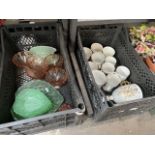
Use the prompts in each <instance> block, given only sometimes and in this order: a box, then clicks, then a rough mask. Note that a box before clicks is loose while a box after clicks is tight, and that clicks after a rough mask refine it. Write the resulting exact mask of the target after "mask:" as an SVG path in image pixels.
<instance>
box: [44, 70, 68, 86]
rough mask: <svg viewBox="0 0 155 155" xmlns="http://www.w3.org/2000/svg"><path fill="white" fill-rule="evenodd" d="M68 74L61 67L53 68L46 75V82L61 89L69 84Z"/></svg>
mask: <svg viewBox="0 0 155 155" xmlns="http://www.w3.org/2000/svg"><path fill="white" fill-rule="evenodd" d="M67 79H68V74H67V72H66V71H65V70H64V69H62V68H60V67H51V68H50V69H49V71H48V72H47V73H46V76H45V80H46V81H47V82H49V83H51V84H52V85H53V86H55V87H60V86H62V85H64V84H65V83H66V82H67Z"/></svg>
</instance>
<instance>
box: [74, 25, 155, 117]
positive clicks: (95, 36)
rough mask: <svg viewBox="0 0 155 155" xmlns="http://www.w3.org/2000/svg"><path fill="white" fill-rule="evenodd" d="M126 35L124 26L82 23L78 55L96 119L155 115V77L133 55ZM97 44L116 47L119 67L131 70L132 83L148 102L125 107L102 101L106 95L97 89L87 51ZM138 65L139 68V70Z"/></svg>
mask: <svg viewBox="0 0 155 155" xmlns="http://www.w3.org/2000/svg"><path fill="white" fill-rule="evenodd" d="M124 34H125V30H124V28H123V24H117V25H115V24H108V25H98V24H97V22H96V24H94V25H86V24H85V25H84V26H82V24H81V25H80V26H78V30H77V42H76V43H77V47H76V55H77V59H78V61H79V66H80V69H81V73H82V75H83V78H84V81H85V85H86V88H87V92H88V94H89V97H90V99H91V103H92V107H93V109H94V118H95V119H96V120H104V119H109V118H116V117H121V116H127V115H130V114H133V113H142V112H144V111H151V112H152V110H154V108H155V104H154V102H155V100H154V97H151V98H150V97H149V96H153V95H154V92H153V91H152V90H153V89H154V88H153V84H154V82H155V80H153V77H152V75H151V74H149V73H147V72H145V71H147V70H148V69H147V67H146V66H145V65H144V64H142V63H141V62H140V60H139V57H137V56H136V55H135V54H134V53H133V52H132V50H133V49H132V48H130V46H129V45H128V41H127V39H126V36H125V35H124ZM93 42H98V43H101V44H102V45H104V46H112V47H113V48H114V49H115V50H116V54H115V57H116V58H117V60H118V64H120V65H125V66H127V67H128V68H129V69H130V72H131V75H130V77H129V78H128V80H129V81H131V82H132V83H136V84H138V85H139V86H140V87H141V88H142V90H143V93H144V97H145V98H144V99H141V100H135V101H132V102H124V103H122V104H121V105H120V104H113V103H111V102H109V101H108V102H107V101H106V102H103V101H102V98H103V97H104V96H105V95H104V93H103V92H101V91H100V89H99V88H98V87H97V85H96V83H95V80H94V78H93V75H92V72H91V70H90V67H89V65H88V62H87V60H86V58H85V55H84V51H83V47H90V45H91V44H92V43H93ZM139 62H140V63H139ZM137 64H138V66H139V67H136V66H137ZM142 72H143V74H142ZM140 73H141V74H140ZM144 73H145V74H144Z"/></svg>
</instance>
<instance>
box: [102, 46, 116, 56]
mask: <svg viewBox="0 0 155 155" xmlns="http://www.w3.org/2000/svg"><path fill="white" fill-rule="evenodd" d="M103 54H104V55H105V56H106V57H107V56H114V55H115V50H114V49H113V48H112V47H110V46H106V47H104V48H103Z"/></svg>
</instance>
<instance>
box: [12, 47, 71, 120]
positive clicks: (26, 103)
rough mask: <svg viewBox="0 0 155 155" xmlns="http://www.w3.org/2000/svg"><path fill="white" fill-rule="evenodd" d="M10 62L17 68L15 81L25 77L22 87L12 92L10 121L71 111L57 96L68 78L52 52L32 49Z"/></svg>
mask: <svg viewBox="0 0 155 155" xmlns="http://www.w3.org/2000/svg"><path fill="white" fill-rule="evenodd" d="M12 62H13V64H15V65H16V67H17V78H19V79H20V80H21V78H22V76H23V75H24V76H25V77H26V80H25V81H24V82H25V83H24V84H22V85H21V86H20V87H19V88H18V89H17V91H16V94H15V101H14V103H13V106H12V108H11V114H12V116H13V118H14V120H19V119H26V118H32V117H35V116H39V115H43V114H46V113H52V112H56V111H64V110H68V109H72V106H71V105H70V104H67V103H64V97H63V96H62V95H61V94H60V92H59V89H60V88H61V87H62V86H63V85H65V84H66V82H67V80H68V74H67V72H66V70H65V69H64V59H63V57H62V56H61V55H60V54H58V52H57V51H56V49H55V48H53V47H50V46H36V47H32V48H31V49H30V50H29V51H21V52H18V53H16V54H15V55H14V56H13V58H12ZM19 79H18V80H17V82H19V81H20V80H19Z"/></svg>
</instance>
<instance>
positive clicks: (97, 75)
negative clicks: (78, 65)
mask: <svg viewBox="0 0 155 155" xmlns="http://www.w3.org/2000/svg"><path fill="white" fill-rule="evenodd" d="M92 73H93V76H94V79H95V82H96V84H97V85H98V86H99V88H100V87H102V86H103V85H104V84H105V83H106V81H107V79H106V76H105V74H104V73H103V72H102V71H99V70H93V71H92Z"/></svg>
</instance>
